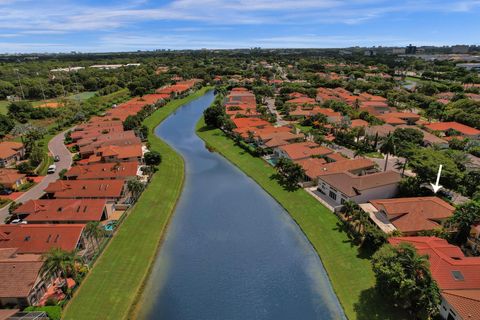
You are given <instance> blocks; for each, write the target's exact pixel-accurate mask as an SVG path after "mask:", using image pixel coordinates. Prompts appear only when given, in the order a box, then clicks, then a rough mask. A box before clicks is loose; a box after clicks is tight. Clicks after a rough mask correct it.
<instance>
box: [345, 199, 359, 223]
mask: <svg viewBox="0 0 480 320" xmlns="http://www.w3.org/2000/svg"><path fill="white" fill-rule="evenodd" d="M357 210H358V205H357V204H356V203H355V202H353V201H352V200H348V201H345V203H344V204H343V208H342V211H343V213H344V214H345V218H347V219H348V220H349V219H350V218H351V217H353V216H354V214H355V212H356V211H357Z"/></svg>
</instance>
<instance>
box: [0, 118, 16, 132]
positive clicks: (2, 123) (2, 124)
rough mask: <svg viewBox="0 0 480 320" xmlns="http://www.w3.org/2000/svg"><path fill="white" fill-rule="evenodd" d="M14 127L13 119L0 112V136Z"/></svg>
mask: <svg viewBox="0 0 480 320" xmlns="http://www.w3.org/2000/svg"><path fill="white" fill-rule="evenodd" d="M14 127H15V121H13V120H12V119H11V118H10V117H8V116H6V115H3V114H0V138H3V137H5V136H6V135H7V134H8V133H9V132H10V130H12V129H13V128H14Z"/></svg>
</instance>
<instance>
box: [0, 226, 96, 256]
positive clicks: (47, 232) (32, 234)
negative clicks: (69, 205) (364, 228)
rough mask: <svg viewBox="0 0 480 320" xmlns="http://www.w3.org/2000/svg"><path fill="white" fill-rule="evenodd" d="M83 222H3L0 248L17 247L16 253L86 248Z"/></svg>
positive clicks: (39, 252) (82, 249) (82, 250)
mask: <svg viewBox="0 0 480 320" xmlns="http://www.w3.org/2000/svg"><path fill="white" fill-rule="evenodd" d="M84 230H85V225H84V224H3V225H0V234H1V235H2V237H1V238H0V249H5V248H17V254H44V253H46V252H48V251H50V249H52V248H60V249H62V250H65V251H69V252H70V251H73V250H79V254H80V255H82V254H83V253H84V252H85V251H84V250H85V249H86V248H87V239H86V237H85V236H84V234H83V233H84Z"/></svg>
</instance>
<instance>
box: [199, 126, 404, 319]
mask: <svg viewBox="0 0 480 320" xmlns="http://www.w3.org/2000/svg"><path fill="white" fill-rule="evenodd" d="M204 126H205V123H204V122H203V119H202V120H200V122H199V123H198V125H197V133H198V135H199V136H200V137H201V138H202V139H203V140H204V141H205V142H206V143H207V145H208V146H209V147H212V148H213V149H214V150H215V151H217V152H219V153H220V154H222V155H223V156H224V157H225V158H227V159H228V160H230V161H231V162H232V163H233V164H235V165H236V166H238V167H239V168H240V169H241V170H243V171H244V172H245V173H246V174H247V175H249V176H250V177H252V178H253V179H254V180H255V181H256V182H257V183H258V184H259V185H260V186H261V187H263V188H264V189H265V190H266V191H267V192H268V193H269V194H270V195H272V196H273V197H274V198H275V199H276V200H277V201H278V202H279V203H280V204H281V205H282V206H283V207H284V208H285V209H286V210H287V211H288V212H289V213H290V215H291V216H292V218H293V219H294V220H295V221H296V222H297V223H298V225H299V226H300V227H301V229H302V230H303V232H304V233H305V235H306V236H307V237H308V239H309V240H310V242H311V243H312V245H313V247H314V248H315V250H316V251H317V252H318V254H319V256H320V257H321V259H322V262H323V265H324V266H325V269H326V270H327V273H328V275H329V277H330V280H331V282H332V285H333V288H334V290H335V292H336V294H337V296H338V298H339V300H340V303H341V304H342V306H343V308H344V310H345V313H346V314H347V316H348V318H349V319H362V320H367V319H368V320H372V319H378V320H380V319H382V320H384V319H401V318H402V317H401V316H399V312H398V311H397V310H391V309H389V308H388V307H386V305H387V303H386V302H384V299H383V298H382V297H379V296H377V294H376V292H375V290H374V289H373V286H374V284H375V278H374V274H373V271H372V268H371V265H370V260H369V254H368V253H366V252H362V251H361V250H359V248H358V247H357V246H355V245H353V244H352V243H351V242H350V240H349V238H348V236H347V234H346V233H345V232H342V231H341V227H340V225H339V220H338V218H337V217H336V216H335V215H334V214H333V213H332V212H330V211H329V210H327V209H326V208H325V207H324V206H323V205H321V204H320V203H319V202H318V201H317V200H315V199H314V198H313V197H311V196H310V195H309V194H308V193H307V192H305V191H304V190H301V189H300V190H297V191H295V192H288V191H285V190H284V189H283V188H282V187H281V186H280V185H279V184H278V183H277V182H276V181H275V180H272V179H270V176H271V175H272V174H273V173H274V172H275V170H274V169H273V168H272V167H271V166H269V165H268V164H267V163H266V162H265V161H263V160H262V159H260V158H255V157H253V156H251V155H249V154H248V153H246V152H245V151H244V150H243V149H241V148H240V147H238V146H236V145H235V144H234V142H233V141H232V140H230V139H228V138H227V137H226V136H225V135H224V134H223V133H222V132H221V131H220V130H218V129H214V130H209V129H207V128H205V127H204Z"/></svg>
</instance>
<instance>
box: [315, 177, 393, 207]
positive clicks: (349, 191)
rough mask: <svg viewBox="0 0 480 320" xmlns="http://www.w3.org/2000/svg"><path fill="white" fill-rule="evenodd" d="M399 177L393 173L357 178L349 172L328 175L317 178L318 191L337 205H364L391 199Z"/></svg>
mask: <svg viewBox="0 0 480 320" xmlns="http://www.w3.org/2000/svg"><path fill="white" fill-rule="evenodd" d="M400 180H401V175H400V174H399V173H397V172H395V171H383V172H378V173H372V174H367V175H363V176H357V175H354V174H352V173H350V172H337V173H329V174H325V175H322V176H319V177H318V189H317V190H318V191H319V192H320V193H322V194H323V195H325V196H326V197H328V198H329V199H331V200H329V201H333V202H334V203H336V204H337V205H343V204H344V203H345V201H353V202H355V203H364V202H367V201H370V200H373V199H378V198H393V197H394V196H396V194H397V192H398V185H399V183H400Z"/></svg>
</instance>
